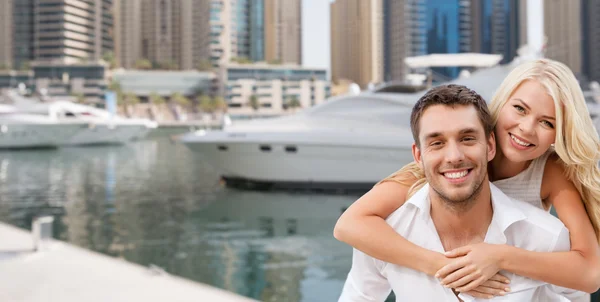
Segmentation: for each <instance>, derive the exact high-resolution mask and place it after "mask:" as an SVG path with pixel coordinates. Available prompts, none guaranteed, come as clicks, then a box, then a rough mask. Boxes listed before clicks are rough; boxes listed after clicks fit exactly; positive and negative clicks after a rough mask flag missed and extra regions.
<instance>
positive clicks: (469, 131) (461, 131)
mask: <svg viewBox="0 0 600 302" xmlns="http://www.w3.org/2000/svg"><path fill="white" fill-rule="evenodd" d="M459 133H460V134H471V133H477V129H475V128H466V129H462V130H460V132H459Z"/></svg>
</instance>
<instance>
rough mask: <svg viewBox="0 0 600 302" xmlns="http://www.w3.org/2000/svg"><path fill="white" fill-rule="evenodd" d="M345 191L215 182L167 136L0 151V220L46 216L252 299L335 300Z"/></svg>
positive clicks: (124, 254) (74, 233)
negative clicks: (272, 189) (269, 189)
mask: <svg viewBox="0 0 600 302" xmlns="http://www.w3.org/2000/svg"><path fill="white" fill-rule="evenodd" d="M354 199H355V197H354V196H331V195H301V194H285V193H262V192H242V191H236V190H229V189H224V188H222V187H221V186H220V185H219V181H218V173H217V172H216V171H214V170H213V169H212V168H211V166H210V165H208V164H206V163H204V162H202V161H201V158H200V157H199V156H196V154H194V153H193V152H190V151H189V150H188V149H187V148H185V147H183V146H179V145H173V144H171V143H170V142H169V141H168V140H166V139H157V140H148V141H142V142H137V143H135V144H130V145H128V146H110V147H93V148H67V149H59V150H38V151H18V152H0V219H1V220H2V221H6V222H9V223H11V224H14V225H17V226H19V227H24V228H29V226H30V224H31V221H32V219H33V217H35V216H37V215H41V214H52V215H55V217H56V218H57V219H55V222H54V223H55V225H54V228H55V230H56V232H55V233H56V234H55V236H57V237H58V238H60V239H62V240H65V241H69V242H71V243H73V244H76V245H79V246H82V247H85V248H89V249H93V250H96V251H99V252H102V253H105V254H108V255H112V256H115V257H121V258H124V259H127V260H129V261H133V262H137V263H140V264H142V265H154V266H158V267H161V268H162V269H164V270H166V271H167V272H169V273H173V274H177V275H180V276H183V277H186V278H189V279H193V280H197V281H200V282H204V283H208V284H212V285H215V286H218V287H222V288H225V289H227V290H230V291H233V292H237V293H240V294H243V295H246V296H249V297H253V298H255V299H258V300H261V301H290V302H293V301H311V302H312V301H334V300H336V299H337V297H338V295H339V291H340V290H341V287H342V285H343V280H344V278H345V275H346V273H347V271H348V269H349V266H350V258H351V250H350V248H348V247H347V246H345V245H343V244H341V243H339V242H337V241H335V240H334V239H333V238H332V236H331V234H332V229H333V225H334V223H335V220H336V219H337V217H339V215H340V213H341V212H342V211H343V210H344V209H345V208H347V207H348V206H349V205H350V203H351V202H352V201H353V200H354Z"/></svg>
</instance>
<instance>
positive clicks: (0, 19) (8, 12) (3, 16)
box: [0, 0, 13, 70]
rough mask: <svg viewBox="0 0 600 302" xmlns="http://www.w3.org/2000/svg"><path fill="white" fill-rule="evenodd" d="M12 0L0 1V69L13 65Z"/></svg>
mask: <svg viewBox="0 0 600 302" xmlns="http://www.w3.org/2000/svg"><path fill="white" fill-rule="evenodd" d="M12 17H13V0H4V1H0V70H2V69H4V68H8V69H10V68H12V66H13V23H12Z"/></svg>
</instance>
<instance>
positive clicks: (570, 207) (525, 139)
mask: <svg viewBox="0 0 600 302" xmlns="http://www.w3.org/2000/svg"><path fill="white" fill-rule="evenodd" d="M490 112H491V114H492V118H493V120H494V123H495V131H494V132H495V137H496V142H497V153H496V157H495V158H494V159H493V160H492V161H491V162H490V163H489V169H488V170H489V174H490V180H491V181H492V182H493V183H494V185H496V186H497V187H499V188H500V189H501V190H502V191H504V193H506V194H507V195H508V196H510V197H512V198H515V199H519V200H522V201H526V202H531V203H533V204H534V205H536V206H539V207H541V208H544V209H546V210H549V209H550V207H551V206H553V207H554V208H555V210H556V212H557V214H558V217H559V219H561V221H562V222H563V223H564V224H565V226H566V227H567V228H568V229H569V232H570V239H571V251H570V252H556V253H540V252H532V251H526V250H522V249H518V248H515V247H512V246H508V245H491V244H486V243H479V244H474V245H469V246H465V247H462V248H459V249H457V250H454V251H449V252H447V253H446V254H445V255H443V254H440V253H437V252H433V251H430V250H426V249H423V248H421V247H419V246H417V245H415V244H413V243H411V242H409V241H407V240H406V239H404V238H402V237H401V236H400V235H398V234H397V233H396V232H395V231H394V230H393V229H392V228H391V227H390V226H388V225H387V224H386V223H385V221H384V219H385V218H387V216H388V215H390V214H391V213H392V212H393V211H395V210H396V209H397V208H398V207H400V206H402V205H403V204H404V201H405V200H406V199H407V198H409V197H410V196H411V195H412V194H413V193H414V192H416V191H417V190H418V189H419V188H421V187H422V185H423V184H424V182H425V179H424V175H423V173H422V171H421V169H420V167H419V166H417V165H416V164H415V163H411V164H408V165H406V166H405V167H403V168H402V169H400V170H399V171H397V172H396V173H394V174H392V175H391V176H389V177H387V178H386V179H384V180H382V181H381V182H380V183H378V184H377V185H376V186H374V187H373V189H371V191H369V192H368V193H366V194H365V195H364V196H362V197H361V198H360V199H359V200H357V201H356V202H355V203H354V204H353V205H352V206H351V207H349V208H348V210H346V211H345V213H344V214H343V215H342V216H341V217H340V219H339V220H338V222H337V224H336V227H335V230H334V236H335V237H336V238H337V239H338V240H340V241H343V242H346V243H348V244H350V245H352V246H353V247H355V248H357V249H359V250H361V251H363V252H365V253H367V254H369V255H371V256H373V257H375V258H378V259H381V260H383V261H386V262H390V263H394V264H397V265H400V266H404V267H408V268H412V269H415V270H418V271H421V272H424V273H427V274H429V275H431V276H436V277H438V278H440V280H441V281H440V282H441V283H442V284H443V285H445V286H447V287H450V288H454V289H456V290H457V291H459V292H466V293H468V294H471V295H473V296H476V297H482V298H490V297H491V295H503V294H504V293H505V292H506V290H509V289H508V288H505V287H506V286H505V284H502V282H508V280H507V279H506V278H504V277H502V276H500V275H498V272H499V271H500V270H506V271H510V272H512V273H515V274H518V275H522V276H526V277H529V278H532V279H536V280H541V281H544V282H547V283H551V284H555V285H558V286H562V287H567V288H572V289H576V290H580V291H585V292H588V293H591V292H594V291H596V290H598V287H600V253H599V252H600V248H599V246H598V238H599V237H598V235H599V232H598V231H599V225H600V188H599V187H600V170H599V169H598V166H597V164H598V161H599V159H600V150H599V149H600V143H599V141H598V135H597V133H596V131H595V129H594V126H593V123H592V120H591V118H590V116H589V113H588V110H587V106H586V104H585V100H584V97H583V93H582V91H581V89H580V87H579V84H578V82H577V80H576V78H575V76H574V75H573V73H572V72H571V70H570V69H569V68H568V67H566V66H565V65H564V64H562V63H559V62H556V61H552V60H547V59H541V60H536V61H532V62H527V63H524V64H522V65H520V66H518V67H517V68H515V69H514V70H513V71H511V73H510V74H509V75H508V76H507V78H506V79H505V80H504V81H503V83H502V84H501V85H500V87H499V89H498V91H497V92H496V94H495V95H494V97H493V99H492V102H491V104H490ZM556 268H560V273H558V272H557V271H556Z"/></svg>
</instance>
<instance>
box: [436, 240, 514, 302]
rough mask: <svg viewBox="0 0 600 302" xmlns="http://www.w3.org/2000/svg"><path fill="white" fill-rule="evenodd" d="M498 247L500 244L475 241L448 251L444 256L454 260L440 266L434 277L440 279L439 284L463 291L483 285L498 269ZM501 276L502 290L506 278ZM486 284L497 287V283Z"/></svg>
mask: <svg viewBox="0 0 600 302" xmlns="http://www.w3.org/2000/svg"><path fill="white" fill-rule="evenodd" d="M500 247H501V245H495V244H488V243H477V244H472V245H467V246H463V247H460V248H457V249H454V250H452V251H449V252H447V253H446V254H445V256H446V257H448V258H454V260H452V262H450V263H449V264H447V265H446V266H444V267H443V268H441V269H440V270H439V271H438V272H437V273H436V275H435V277H436V278H439V279H441V284H442V285H443V286H445V287H448V288H455V289H456V290H457V291H459V292H465V293H466V292H470V291H473V290H475V289H476V288H479V287H481V286H483V285H484V283H485V282H486V281H494V279H492V277H493V276H494V275H496V274H497V273H498V271H500V262H501V260H502V257H501V255H500V254H501V252H500V251H501V250H500ZM500 276H502V275H500ZM502 277H503V278H500V282H505V286H504V287H502V289H503V290H504V288H505V287H507V286H506V284H508V279H507V278H506V277H504V276H502ZM496 281H498V280H496ZM487 285H492V288H498V286H497V285H499V284H497V283H488V284H487ZM485 287H486V288H489V287H490V286H485ZM480 289H483V288H480ZM505 291H506V290H505Z"/></svg>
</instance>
